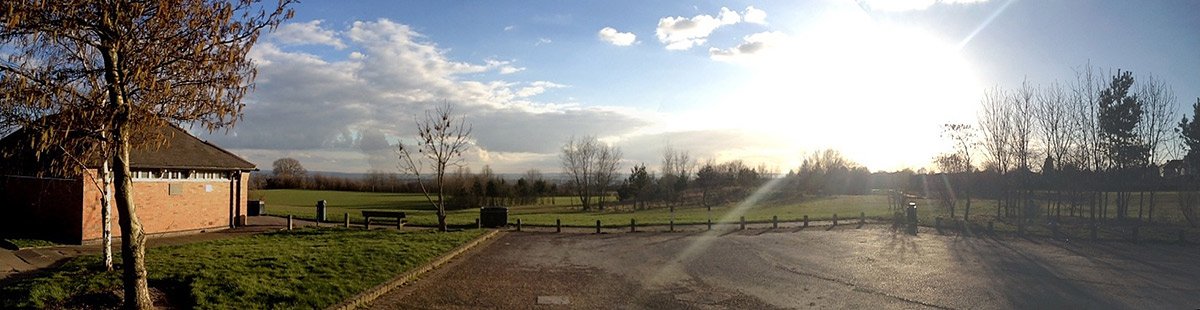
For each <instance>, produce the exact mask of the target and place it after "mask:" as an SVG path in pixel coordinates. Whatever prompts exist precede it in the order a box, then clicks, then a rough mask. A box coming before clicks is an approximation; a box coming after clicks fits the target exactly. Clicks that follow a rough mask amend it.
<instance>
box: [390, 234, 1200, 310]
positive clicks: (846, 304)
mask: <svg viewBox="0 0 1200 310" xmlns="http://www.w3.org/2000/svg"><path fill="white" fill-rule="evenodd" d="M372 307H374V308H406V309H410V308H439V309H441V308H479V307H499V308H531V307H548V308H634V309H640V308H650V309H721V308H753V309H770V308H948V309H962V308H984V309H989V308H1129V309H1153V308H1158V309H1162V308H1170V309H1179V308H1196V307H1200V247H1197V246H1196V245H1186V246H1181V245H1174V244H1141V245H1137V244H1130V243H1122V242H1112V243H1078V242H1067V241H1055V240H1048V239H1033V240H1027V239H1002V240H995V239H990V238H971V237H959V236H942V235H937V234H934V233H932V232H923V233H922V234H921V235H919V236H915V237H914V236H908V235H904V234H899V233H896V232H893V231H892V230H890V229H888V228H885V227H882V226H872V225H868V226H867V227H864V228H861V229H855V228H853V227H846V228H838V229H833V230H826V229H824V228H820V229H813V228H809V229H806V230H801V229H798V228H796V229H791V228H790V229H752V230H745V231H733V232H709V233H703V232H687V233H610V234H583V233H573V234H567V233H564V234H555V233H543V232H510V233H507V234H504V235H502V236H501V237H499V238H496V239H494V240H492V241H490V242H489V243H488V244H486V245H484V246H483V247H481V248H478V249H476V250H474V251H472V253H471V254H469V255H467V256H464V257H462V258H460V259H456V260H455V261H454V262H452V263H450V264H448V265H446V266H444V267H442V268H439V269H438V270H436V271H434V272H431V273H429V274H426V275H425V276H423V277H422V279H421V280H418V281H417V282H415V283H412V284H410V285H407V286H405V287H402V288H400V289H397V290H395V291H392V292H390V293H388V294H386V295H385V296H383V297H381V298H380V299H379V300H376V301H375V302H374V303H373V304H372Z"/></svg>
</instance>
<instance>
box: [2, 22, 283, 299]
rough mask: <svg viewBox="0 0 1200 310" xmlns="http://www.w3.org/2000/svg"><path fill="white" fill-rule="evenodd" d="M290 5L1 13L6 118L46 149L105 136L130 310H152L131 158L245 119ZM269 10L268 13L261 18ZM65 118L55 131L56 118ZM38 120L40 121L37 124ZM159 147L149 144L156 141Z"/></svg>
mask: <svg viewBox="0 0 1200 310" xmlns="http://www.w3.org/2000/svg"><path fill="white" fill-rule="evenodd" d="M289 3H290V1H286V0H285V1H280V2H278V3H277V4H267V5H264V4H262V3H258V2H257V1H250V0H242V1H221V0H214V1H129V0H114V1H83V0H64V1H30V0H24V1H22V0H13V1H6V2H4V4H0V50H3V51H4V52H3V53H4V54H5V61H3V62H0V89H4V91H3V94H0V113H3V114H4V115H3V116H2V117H0V119H2V121H3V122H5V123H7V125H18V126H22V127H25V128H27V129H29V130H38V131H40V132H42V133H45V134H43V135H42V136H41V137H40V138H39V139H40V141H38V143H35V145H34V146H35V147H36V148H38V151H45V150H47V149H49V148H52V147H57V146H60V145H62V143H63V142H64V141H65V140H67V139H69V138H70V136H71V135H74V134H80V133H83V134H87V135H94V134H99V133H101V132H103V133H106V136H107V137H106V139H111V140H110V141H111V144H109V145H108V146H107V148H108V152H107V153H108V154H111V156H110V157H109V158H107V159H106V160H110V163H111V164H112V169H113V187H114V193H115V197H114V198H115V199H114V200H115V204H116V207H117V212H118V215H119V225H120V229H121V241H122V264H124V267H123V268H122V279H123V282H124V293H125V298H124V301H125V306H126V307H127V308H138V309H141V308H152V307H153V305H152V303H151V300H150V291H149V288H148V285H147V278H146V268H145V264H144V261H145V256H144V253H145V250H144V246H145V235H144V233H143V231H142V226H141V222H140V221H139V220H138V216H137V212H136V206H135V205H134V199H133V195H132V193H131V188H132V181H131V178H130V175H131V172H130V167H129V165H130V157H129V149H130V148H131V146H132V145H134V144H136V143H138V142H139V141H136V140H135V137H138V135H151V136H153V135H154V133H155V132H158V131H157V130H156V129H158V128H161V127H162V126H167V123H168V122H170V123H175V124H180V123H186V124H192V125H197V126H200V127H202V128H205V129H207V130H210V131H211V130H216V129H220V128H228V127H231V126H233V125H234V123H235V122H236V120H237V119H238V118H239V116H240V115H241V109H242V107H243V104H242V102H241V99H242V97H243V96H244V95H245V94H246V93H247V92H248V91H249V90H250V89H251V86H252V84H253V83H252V82H253V78H254V74H255V69H254V63H253V62H252V61H251V59H249V58H248V57H246V56H247V54H248V53H249V51H250V49H251V47H253V45H254V43H255V42H256V40H257V38H258V35H259V33H260V30H262V29H263V28H267V27H275V26H277V25H278V24H279V23H280V22H281V21H283V20H284V19H287V18H288V17H290V16H291V11H290V10H286V6H287V5H288V4H289ZM263 9H266V10H263ZM52 114H55V115H59V116H61V117H60V118H58V120H56V121H50V120H47V119H46V116H49V115H52ZM39 120H40V121H39ZM152 138H154V137H149V138H148V139H152Z"/></svg>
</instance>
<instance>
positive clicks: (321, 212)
mask: <svg viewBox="0 0 1200 310" xmlns="http://www.w3.org/2000/svg"><path fill="white" fill-rule="evenodd" d="M317 221H318V222H324V221H325V201H324V200H317Z"/></svg>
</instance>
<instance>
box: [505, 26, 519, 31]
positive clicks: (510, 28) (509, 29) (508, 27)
mask: <svg viewBox="0 0 1200 310" xmlns="http://www.w3.org/2000/svg"><path fill="white" fill-rule="evenodd" d="M513 29H517V26H513V25H508V26H504V31H512V30H513Z"/></svg>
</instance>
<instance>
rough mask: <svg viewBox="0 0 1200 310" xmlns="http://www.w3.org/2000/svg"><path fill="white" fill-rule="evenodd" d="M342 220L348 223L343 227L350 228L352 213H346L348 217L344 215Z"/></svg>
mask: <svg viewBox="0 0 1200 310" xmlns="http://www.w3.org/2000/svg"><path fill="white" fill-rule="evenodd" d="M342 219H344V220H345V221H346V222H345V223H343V225H344V226H346V228H350V213H346V215H343V216H342Z"/></svg>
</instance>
